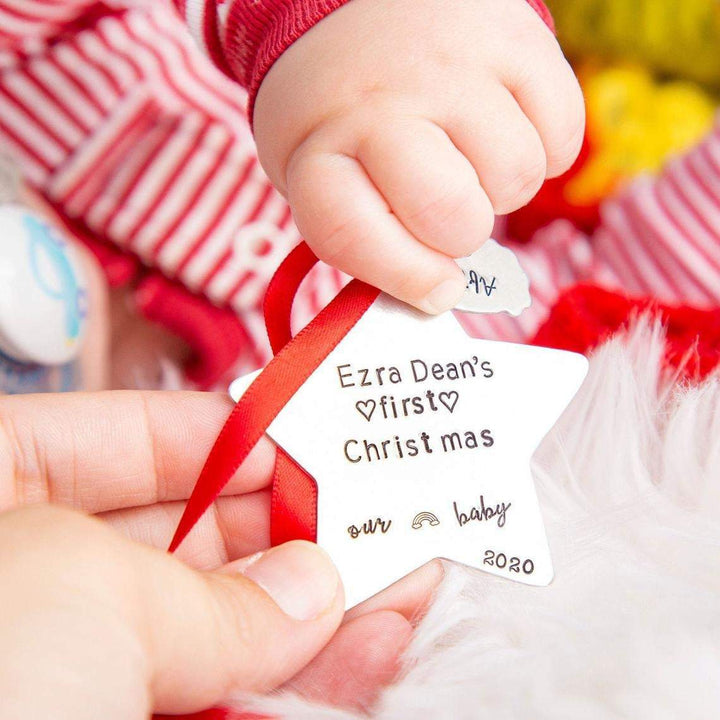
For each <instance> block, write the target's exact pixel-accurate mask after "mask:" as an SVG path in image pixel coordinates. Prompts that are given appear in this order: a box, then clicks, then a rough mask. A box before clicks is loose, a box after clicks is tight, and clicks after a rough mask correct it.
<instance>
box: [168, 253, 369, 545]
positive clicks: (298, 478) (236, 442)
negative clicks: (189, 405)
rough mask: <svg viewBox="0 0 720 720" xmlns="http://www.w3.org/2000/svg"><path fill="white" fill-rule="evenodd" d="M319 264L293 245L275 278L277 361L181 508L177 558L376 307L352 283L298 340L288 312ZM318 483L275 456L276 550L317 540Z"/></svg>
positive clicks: (272, 333)
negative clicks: (295, 401)
mask: <svg viewBox="0 0 720 720" xmlns="http://www.w3.org/2000/svg"><path fill="white" fill-rule="evenodd" d="M316 262H317V258H316V257H315V256H314V255H313V253H312V251H311V250H310V248H308V246H307V245H306V244H305V243H301V244H300V245H298V246H297V247H296V248H295V249H294V250H293V251H292V252H291V253H290V255H288V257H287V258H286V259H285V261H284V262H283V263H282V265H281V266H280V268H279V269H278V271H277V273H276V274H275V276H274V277H273V279H272V281H271V283H270V285H269V287H268V292H267V295H266V298H265V322H266V325H267V329H268V336H269V337H270V342H271V345H272V348H273V351H274V352H275V357H274V358H273V359H272V360H271V361H270V363H269V364H268V366H267V367H266V368H265V370H263V372H262V373H260V375H258V377H257V378H256V379H255V380H254V381H253V383H252V385H251V386H250V387H249V388H248V390H247V391H246V393H245V394H244V395H243V396H242V398H240V401H239V402H238V403H237V405H236V406H235V408H234V409H233V411H232V412H231V413H230V416H229V417H228V419H227V421H226V422H225V426H224V427H223V429H222V431H221V432H220V435H219V436H218V438H217V440H216V441H215V445H214V446H213V448H212V450H211V451H210V455H209V456H208V458H207V460H206V462H205V466H204V467H203V469H202V472H201V473H200V477H199V478H198V481H197V484H196V485H195V488H194V489H193V492H192V495H191V496H190V499H189V500H188V504H187V506H186V507H185V512H184V513H183V516H182V518H181V519H180V523H179V524H178V527H177V530H176V531H175V536H174V537H173V539H172V542H171V543H170V548H169V550H170V552H174V551H175V550H176V549H177V548H178V546H179V545H180V543H181V542H182V541H183V540H184V539H185V538H186V537H187V535H188V533H189V532H190V530H192V528H193V526H194V525H195V524H196V523H197V522H198V520H199V519H200V518H201V517H202V515H203V514H204V513H205V512H206V511H207V510H208V509H209V508H210V506H211V505H212V504H213V502H214V501H215V500H216V499H217V497H218V496H219V495H220V493H221V492H222V490H223V488H224V487H225V486H226V485H227V484H228V482H230V479H231V478H232V477H233V475H234V474H235V473H236V472H237V470H238V468H239V467H240V465H241V464H242V463H243V461H244V460H245V458H246V457H247V456H248V454H249V453H250V451H251V450H252V449H253V447H255V445H256V444H257V442H258V440H260V438H261V437H262V436H263V434H264V433H265V431H266V430H267V428H268V427H269V426H270V424H271V423H272V421H273V420H274V419H275V418H276V417H277V415H278V413H279V412H280V411H281V410H282V409H283V408H284V407H285V405H286V404H287V402H288V401H289V400H290V398H291V397H292V396H293V395H294V394H295V393H296V392H297V391H298V390H299V389H300V387H301V386H302V385H303V384H304V383H305V381H306V380H307V379H308V378H309V377H310V375H312V373H313V372H314V371H315V369H316V368H317V367H318V366H319V365H320V364H321V363H322V362H323V360H325V358H326V357H327V356H328V355H329V354H330V353H331V352H332V351H333V350H334V349H335V347H336V346H337V345H338V343H339V342H340V341H341V340H342V339H343V338H344V337H345V335H347V333H348V332H349V331H350V330H351V329H352V328H353V327H354V325H355V323H357V321H358V320H359V319H360V318H361V317H362V316H363V315H364V314H365V312H366V311H367V309H368V308H369V307H370V306H371V305H372V304H373V302H374V301H375V299H376V298H377V296H378V295H379V293H380V291H379V290H377V289H376V288H373V287H371V286H370V285H367V284H365V283H363V282H360V281H359V280H353V281H352V282H350V284H349V285H348V286H347V287H345V288H344V289H343V290H342V291H341V292H340V294H339V295H338V296H337V297H336V298H335V299H334V300H333V301H332V302H331V303H330V304H329V305H328V306H327V307H326V308H325V309H324V310H322V311H321V312H320V314H319V315H318V316H317V317H316V318H315V319H314V320H313V321H312V322H311V323H310V324H309V325H308V326H307V327H306V328H304V329H303V330H302V331H301V332H300V333H298V335H297V336H296V337H295V338H292V334H291V330H290V312H291V309H292V304H293V299H294V298H295V294H296V293H297V290H298V288H299V287H300V284H301V283H302V281H303V279H304V278H305V276H306V275H307V273H308V272H309V271H310V270H311V269H312V267H313V266H314V265H315V263H316ZM316 508H317V487H316V485H315V482H314V481H313V480H312V478H310V476H309V475H307V473H305V472H304V471H303V470H302V469H301V468H299V467H298V466H297V465H296V464H295V463H294V462H293V461H292V459H290V458H289V457H288V456H287V455H286V454H285V453H284V452H282V450H280V449H279V448H278V455H277V461H276V466H275V477H274V481H273V501H272V510H271V512H272V516H271V528H272V530H271V536H272V542H273V544H278V543H280V542H286V541H287V540H292V539H301V538H302V539H311V540H314V539H315V537H316V535H315V517H316Z"/></svg>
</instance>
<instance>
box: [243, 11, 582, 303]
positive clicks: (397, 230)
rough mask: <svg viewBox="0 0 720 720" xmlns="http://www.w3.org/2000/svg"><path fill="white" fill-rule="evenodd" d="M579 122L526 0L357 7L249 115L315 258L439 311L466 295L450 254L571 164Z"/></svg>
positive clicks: (296, 49)
mask: <svg viewBox="0 0 720 720" xmlns="http://www.w3.org/2000/svg"><path fill="white" fill-rule="evenodd" d="M584 117H585V116H584V105H583V100H582V94H581V92H580V88H579V86H578V84H577V81H576V79H575V76H574V75H573V73H572V70H571V69H570V67H569V65H568V64H567V62H566V60H565V58H564V57H563V54H562V52H561V50H560V48H559V46H558V44H557V42H556V40H555V38H554V37H553V35H552V33H551V32H550V31H549V30H548V28H547V27H546V26H545V24H544V23H543V21H542V20H541V19H540V17H539V16H538V15H537V14H536V12H535V11H534V10H533V9H532V8H531V7H530V6H529V5H528V4H527V2H526V0H393V2H387V0H351V1H350V2H348V3H347V4H346V5H344V6H343V7H341V8H340V9H338V10H336V11H335V12H333V13H332V14H331V15H329V16H328V17H327V18H325V19H324V20H322V21H321V22H320V23H319V24H318V25H317V26H315V27H314V28H313V29H312V30H311V31H310V32H308V33H307V34H306V35H305V36H303V37H302V38H301V39H300V40H299V41H297V42H296V43H295V44H294V45H292V46H291V47H290V48H289V49H288V50H287V51H286V52H285V53H284V55H282V56H281V57H280V59H279V60H278V61H277V62H276V63H275V65H274V66H273V68H272V69H271V70H270V72H269V73H268V75H267V77H266V78H265V80H264V81H263V84H262V86H261V87H260V91H259V94H258V97H257V102H256V106H255V117H254V120H255V133H256V139H257V142H258V148H259V153H260V159H261V161H262V163H263V165H264V167H265V169H266V170H267V172H268V174H269V175H270V178H271V179H272V180H273V182H274V183H275V184H276V185H277V186H278V187H279V188H280V190H281V191H282V192H284V193H285V194H286V195H287V197H288V200H289V202H290V205H291V207H292V210H293V214H294V216H295V220H296V222H297V224H298V227H299V228H300V231H301V232H302V233H303V235H304V236H305V238H306V239H307V241H308V243H309V244H310V246H311V247H312V248H313V250H314V251H315V253H316V254H317V255H318V256H319V257H320V258H321V259H322V260H324V261H326V262H328V263H330V264H332V265H335V266H336V267H338V268H340V269H341V270H344V271H345V272H347V273H349V274H351V275H353V276H355V277H358V278H360V279H362V280H365V281H366V282H369V283H371V284H373V285H375V286H377V287H379V288H381V289H382V290H385V291H386V292H388V293H390V294H392V295H394V296H396V297H398V298H400V299H401V300H404V301H406V302H409V303H411V304H412V305H415V306H416V307H418V308H420V309H422V310H425V311H427V312H431V313H438V312H442V311H443V310H447V309H449V308H451V307H453V306H454V305H455V303H456V302H457V301H458V300H459V297H460V295H461V294H462V292H463V287H464V281H463V276H462V273H461V271H460V270H459V269H458V267H457V265H456V264H455V262H454V261H453V259H452V258H457V257H462V256H465V255H469V254H471V253H472V252H474V251H475V250H477V249H478V248H479V247H480V246H481V245H482V243H483V242H484V241H485V240H486V239H487V238H488V237H489V235H490V232H491V230H492V226H493V220H494V215H495V214H498V215H502V214H506V213H509V212H511V211H513V210H515V209H517V208H519V207H521V206H522V205H525V204H526V203H527V202H528V201H529V200H530V199H531V198H532V197H533V196H534V195H535V194H536V193H537V191H538V190H539V188H540V186H541V185H542V183H543V181H544V180H545V178H546V177H554V176H556V175H559V174H561V173H562V172H564V171H565V170H567V169H568V168H569V167H570V165H571V164H572V162H573V161H574V159H575V158H576V156H577V153H578V151H579V149H580V145H581V142H582V136H583V130H584Z"/></svg>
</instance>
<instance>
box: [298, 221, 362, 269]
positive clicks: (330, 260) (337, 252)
mask: <svg viewBox="0 0 720 720" xmlns="http://www.w3.org/2000/svg"><path fill="white" fill-rule="evenodd" d="M357 238H358V220H357V218H355V217H347V216H342V217H340V218H338V219H337V220H336V221H335V222H334V223H332V224H330V225H328V226H326V227H324V228H322V229H321V230H320V231H319V232H317V233H309V234H308V236H307V241H308V243H309V245H310V246H311V247H312V249H313V251H314V252H315V254H316V255H317V256H318V258H319V259H320V260H322V262H324V263H327V264H328V265H333V266H336V267H340V266H341V265H342V264H343V259H344V258H345V257H347V255H348V254H349V253H350V252H351V250H352V248H353V246H354V245H355V243H356V242H357Z"/></svg>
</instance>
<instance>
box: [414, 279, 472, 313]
mask: <svg viewBox="0 0 720 720" xmlns="http://www.w3.org/2000/svg"><path fill="white" fill-rule="evenodd" d="M464 291H465V284H464V282H463V280H462V277H459V278H457V279H453V280H444V281H443V282H441V283H440V284H439V285H438V286H437V287H435V288H434V289H433V290H431V291H430V292H429V293H428V294H427V295H426V296H425V298H424V299H423V300H422V301H421V303H420V309H421V310H424V311H425V312H428V313H430V314H432V315H439V314H440V313H442V312H445V311H446V310H452V309H453V308H454V307H455V306H456V305H457V304H458V303H459V302H460V298H461V297H462V296H463V292H464Z"/></svg>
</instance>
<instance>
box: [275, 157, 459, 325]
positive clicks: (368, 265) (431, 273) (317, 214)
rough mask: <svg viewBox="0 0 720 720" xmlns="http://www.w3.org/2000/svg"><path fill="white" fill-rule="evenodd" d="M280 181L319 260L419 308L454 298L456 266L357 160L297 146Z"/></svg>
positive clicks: (436, 309)
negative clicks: (425, 240)
mask: <svg viewBox="0 0 720 720" xmlns="http://www.w3.org/2000/svg"><path fill="white" fill-rule="evenodd" d="M287 180H288V199H289V201H290V204H291V206H292V208H293V213H294V216H295V221H296V222H297V225H298V227H299V229H300V232H301V233H302V234H303V235H304V236H305V238H306V240H307V242H308V244H309V245H310V247H312V249H313V250H314V251H315V253H316V254H317V256H318V257H319V258H320V259H321V260H324V261H325V262H327V263H329V264H331V265H334V266H335V267H337V268H339V269H340V270H343V271H344V272H346V273H348V274H349V275H353V276H354V277H357V278H359V279H360V280H364V281H365V282H368V283H370V284H371V285H374V286H375V287H378V288H380V289H381V290H384V291H385V292H387V293H390V294H391V295H393V296H395V297H396V298H399V299H400V300H403V301H405V302H407V303H409V304H411V305H414V306H415V307H417V308H419V309H421V310H424V311H425V312H429V313H440V312H443V311H444V310H448V309H450V308H452V307H454V306H455V304H456V303H457V302H458V301H459V299H460V297H461V295H462V293H463V288H464V279H463V274H462V272H461V271H460V269H459V268H458V266H457V265H456V264H455V262H454V261H453V260H452V259H451V258H450V257H448V256H447V255H443V254H442V253H440V252H438V251H436V250H433V249H431V248H429V247H427V246H426V245H424V244H422V243H421V242H418V240H417V239H416V238H415V237H414V236H413V235H412V234H410V233H409V232H408V230H407V229H406V228H405V227H404V226H403V224H402V223H401V222H400V221H399V220H398V219H397V218H396V217H395V215H393V214H392V211H391V209H390V207H389V206H388V204H387V202H386V201H385V200H384V198H383V197H382V195H381V194H380V193H379V192H378V190H377V188H376V187H375V186H374V185H373V183H372V182H371V180H370V178H369V177H368V176H367V174H366V172H365V170H364V169H363V167H362V166H361V165H360V163H359V162H358V161H357V160H356V159H354V158H351V157H349V156H347V155H341V154H337V153H330V152H322V151H316V150H313V149H311V148H308V149H307V150H303V149H301V150H299V151H298V152H297V153H296V154H295V156H294V157H293V159H292V161H291V163H290V164H289V166H288V171H287Z"/></svg>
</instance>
